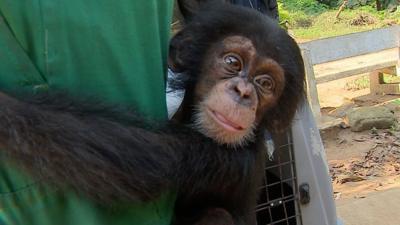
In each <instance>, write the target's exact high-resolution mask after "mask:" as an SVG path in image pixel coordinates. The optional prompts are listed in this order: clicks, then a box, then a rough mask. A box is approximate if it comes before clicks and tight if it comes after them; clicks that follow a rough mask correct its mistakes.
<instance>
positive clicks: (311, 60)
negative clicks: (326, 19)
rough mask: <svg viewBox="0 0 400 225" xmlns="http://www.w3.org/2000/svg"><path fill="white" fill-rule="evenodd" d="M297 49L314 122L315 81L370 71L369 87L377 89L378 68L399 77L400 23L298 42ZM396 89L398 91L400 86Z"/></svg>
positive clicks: (317, 114)
mask: <svg viewBox="0 0 400 225" xmlns="http://www.w3.org/2000/svg"><path fill="white" fill-rule="evenodd" d="M300 48H301V50H302V53H303V58H304V64H305V69H306V76H307V95H308V99H309V102H310V105H311V108H312V111H313V113H314V116H315V117H316V119H317V121H319V120H321V119H322V118H321V110H320V104H319V101H318V92H317V84H321V83H325V82H328V81H334V80H337V79H340V78H345V77H349V76H353V75H357V74H362V73H367V72H372V74H373V75H371V76H370V79H373V80H370V83H371V88H372V89H379V88H380V85H381V83H382V82H381V81H380V80H381V79H379V76H378V75H377V74H378V72H379V71H381V70H383V69H386V72H387V71H393V72H394V73H396V74H397V75H398V76H400V26H397V25H396V26H391V27H387V28H381V29H376V30H371V31H365V32H359V33H353V34H348V35H343V36H338V37H332V38H325V39H319V40H314V41H309V42H305V43H301V44H300ZM388 68H394V69H392V70H387V69H388ZM382 85H384V84H382ZM397 86H398V87H400V86H399V85H397ZM386 89H390V88H388V87H386ZM392 89H393V88H392ZM394 89H396V88H394ZM397 89H398V90H399V93H400V88H397ZM372 91H375V90H372Z"/></svg>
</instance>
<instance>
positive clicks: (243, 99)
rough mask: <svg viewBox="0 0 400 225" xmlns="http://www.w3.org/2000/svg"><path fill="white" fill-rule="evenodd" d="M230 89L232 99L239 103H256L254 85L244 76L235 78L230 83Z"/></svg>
mask: <svg viewBox="0 0 400 225" xmlns="http://www.w3.org/2000/svg"><path fill="white" fill-rule="evenodd" d="M228 91H229V92H230V95H231V97H232V100H234V101H235V102H237V103H238V104H241V105H244V106H248V107H251V106H253V105H254V104H256V103H255V101H256V100H255V98H254V91H255V90H254V87H253V85H252V84H251V83H249V82H247V81H246V80H244V79H242V78H233V79H232V80H231V81H230V84H229V85H228Z"/></svg>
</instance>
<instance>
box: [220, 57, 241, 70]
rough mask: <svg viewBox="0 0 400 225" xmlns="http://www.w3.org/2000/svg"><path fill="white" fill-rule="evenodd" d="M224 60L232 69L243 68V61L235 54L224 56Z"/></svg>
mask: <svg viewBox="0 0 400 225" xmlns="http://www.w3.org/2000/svg"><path fill="white" fill-rule="evenodd" d="M224 62H225V63H226V64H227V65H228V66H229V68H230V69H232V70H235V71H240V70H242V62H241V61H240V59H239V57H237V56H234V55H227V56H225V57H224Z"/></svg>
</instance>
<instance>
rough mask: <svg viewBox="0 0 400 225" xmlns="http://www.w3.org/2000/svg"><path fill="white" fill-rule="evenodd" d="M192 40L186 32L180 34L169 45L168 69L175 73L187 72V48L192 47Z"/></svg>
mask: <svg viewBox="0 0 400 225" xmlns="http://www.w3.org/2000/svg"><path fill="white" fill-rule="evenodd" d="M192 40H193V39H192V38H191V37H190V35H187V34H186V32H182V31H180V32H178V33H177V34H176V35H175V36H174V37H173V38H172V39H171V41H170V43H169V54H168V67H169V68H170V69H171V70H172V71H173V72H175V73H181V72H183V71H185V70H186V69H187V68H186V64H187V63H185V56H184V55H185V52H186V51H185V48H187V47H188V46H190V45H191V42H192Z"/></svg>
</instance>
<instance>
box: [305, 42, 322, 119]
mask: <svg viewBox="0 0 400 225" xmlns="http://www.w3.org/2000/svg"><path fill="white" fill-rule="evenodd" d="M302 53H303V59H304V67H305V72H306V82H307V98H308V101H309V103H310V105H311V109H312V111H313V114H314V117H315V119H316V120H317V121H319V120H320V119H321V108H320V105H319V99H318V90H317V82H316V80H315V74H314V68H313V64H312V61H311V55H310V50H309V49H307V48H302Z"/></svg>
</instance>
